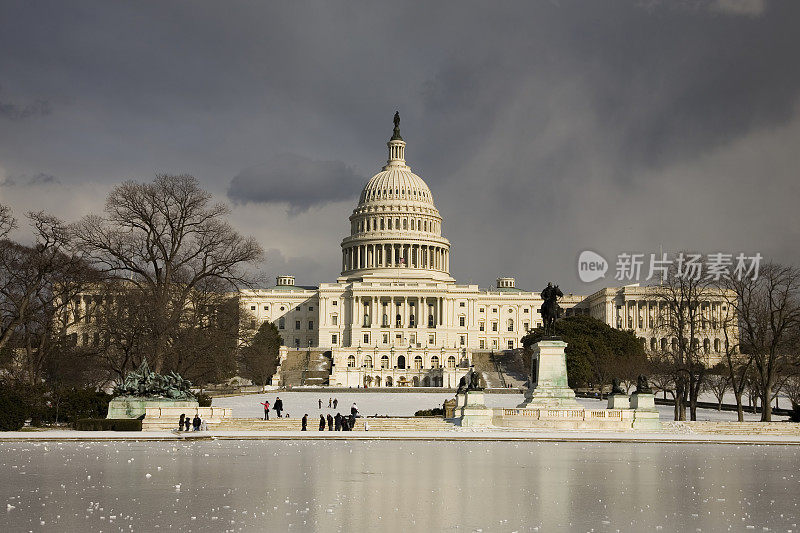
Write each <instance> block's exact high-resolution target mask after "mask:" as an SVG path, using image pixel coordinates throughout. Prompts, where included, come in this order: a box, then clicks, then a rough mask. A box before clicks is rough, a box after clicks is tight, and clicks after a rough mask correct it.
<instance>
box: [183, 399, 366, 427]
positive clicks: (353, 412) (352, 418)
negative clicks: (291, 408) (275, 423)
mask: <svg viewBox="0 0 800 533" xmlns="http://www.w3.org/2000/svg"><path fill="white" fill-rule="evenodd" d="M259 403H260V404H261V405H262V406H263V407H264V420H269V411H270V407H271V408H272V409H273V410H274V411H275V413H276V414H277V416H278V418H282V416H283V414H282V413H283V400H281V399H280V397H279V396H276V397H275V402H274V403H272V404H270V403H269V400H265V401H263V402H259ZM317 404H318V405H319V408H320V410H321V409H322V405H323V403H322V398H320V399H319V400H317ZM338 406H339V400H338V399H336V398H328V408H329V409H336V408H337V407H338ZM285 415H286V418H289V413H285ZM358 416H359V414H358V406H357V405H356V404H355V402H353V405H352V406H351V407H350V415H349V416H348V415H343V414H341V413H338V412H337V413H336V415H335V416H333V415H331V413H328V415H327V416H326V415H325V414H323V413H320V415H319V430H320V431H325V427H327V428H328V431H352V430H353V428H354V427H355V425H356V418H358ZM182 420H183V417H181V421H182ZM187 423H188V422H187ZM301 428H302V429H301V431H308V413H306V414H304V415H303V418H302V420H301ZM364 429H368V426H367V425H366V424H364Z"/></svg>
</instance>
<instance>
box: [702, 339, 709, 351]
mask: <svg viewBox="0 0 800 533" xmlns="http://www.w3.org/2000/svg"><path fill="white" fill-rule="evenodd" d="M703 351H704V352H705V353H711V341H710V340H708V339H703Z"/></svg>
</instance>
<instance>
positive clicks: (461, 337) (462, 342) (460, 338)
mask: <svg viewBox="0 0 800 533" xmlns="http://www.w3.org/2000/svg"><path fill="white" fill-rule="evenodd" d="M458 343H459V344H460V345H461V346H465V345H466V344H467V336H466V335H459V336H458Z"/></svg>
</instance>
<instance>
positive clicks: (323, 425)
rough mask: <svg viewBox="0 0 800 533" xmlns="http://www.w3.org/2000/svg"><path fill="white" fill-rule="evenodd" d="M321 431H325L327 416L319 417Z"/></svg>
mask: <svg viewBox="0 0 800 533" xmlns="http://www.w3.org/2000/svg"><path fill="white" fill-rule="evenodd" d="M319 430H320V431H325V415H319Z"/></svg>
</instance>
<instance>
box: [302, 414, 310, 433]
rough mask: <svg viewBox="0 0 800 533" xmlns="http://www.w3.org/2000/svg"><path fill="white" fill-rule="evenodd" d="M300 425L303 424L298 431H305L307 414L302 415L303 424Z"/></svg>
mask: <svg viewBox="0 0 800 533" xmlns="http://www.w3.org/2000/svg"><path fill="white" fill-rule="evenodd" d="M302 423H303V427H302V428H301V429H300V431H306V428H307V427H308V413H306V414H304V415H303V422H302Z"/></svg>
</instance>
